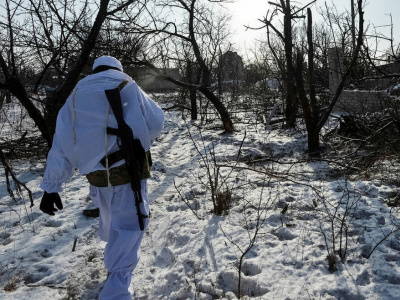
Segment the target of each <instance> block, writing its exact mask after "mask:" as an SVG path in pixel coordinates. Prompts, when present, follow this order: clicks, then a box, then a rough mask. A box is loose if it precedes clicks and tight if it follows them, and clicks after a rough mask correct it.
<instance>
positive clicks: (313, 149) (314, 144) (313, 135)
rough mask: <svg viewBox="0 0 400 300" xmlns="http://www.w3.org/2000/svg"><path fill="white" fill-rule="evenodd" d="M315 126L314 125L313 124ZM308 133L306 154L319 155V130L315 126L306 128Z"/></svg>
mask: <svg viewBox="0 0 400 300" xmlns="http://www.w3.org/2000/svg"><path fill="white" fill-rule="evenodd" d="M313 127H315V126H313ZM307 134H308V137H307V138H308V155H309V156H311V157H319V156H320V150H321V149H320V145H319V130H318V129H317V128H311V129H310V130H307Z"/></svg>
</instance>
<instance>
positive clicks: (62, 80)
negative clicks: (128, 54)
mask: <svg viewBox="0 0 400 300" xmlns="http://www.w3.org/2000/svg"><path fill="white" fill-rule="evenodd" d="M145 4H146V1H145V0H143V1H140V0H126V1H121V0H101V1H91V0H85V1H83V2H82V1H76V0H72V1H70V0H68V1H67V0H5V3H2V4H1V6H0V14H1V15H0V18H1V19H0V28H1V32H2V44H1V48H0V68H1V77H0V78H1V82H0V89H4V90H8V91H10V92H11V93H12V95H13V96H14V97H15V98H17V99H18V101H19V102H20V103H21V104H22V105H23V106H24V108H25V109H26V110H27V111H28V113H29V116H30V117H31V118H32V119H33V121H34V122H35V125H36V126H37V127H38V129H39V131H40V133H41V134H42V136H43V137H44V138H45V140H46V141H47V143H48V145H49V146H50V145H51V142H52V136H53V133H54V130H55V119H56V116H57V113H58V110H59V109H60V108H61V106H62V105H63V104H64V103H65V101H66V99H67V97H68V96H69V94H70V93H71V91H72V89H73V88H74V86H75V84H76V83H77V81H78V80H79V79H80V76H81V74H82V72H83V71H84V68H85V66H86V65H87V63H88V61H89V58H90V55H91V53H92V50H93V49H94V48H95V46H96V41H97V38H98V36H99V33H100V32H101V29H102V26H103V24H104V22H105V21H106V20H115V21H121V20H122V19H123V18H124V17H126V15H127V12H128V9H129V13H130V16H129V18H130V19H131V23H132V22H134V21H135V17H137V16H139V14H140V11H141V10H142V9H143V8H144V5H145ZM92 20H94V21H92ZM28 73H30V74H32V76H30V77H27V76H26V74H28ZM50 80H56V81H55V82H51V81H50ZM43 85H51V86H52V87H53V88H54V91H53V92H52V93H51V94H48V95H47V99H45V100H44V101H43V99H41V98H40V97H38V95H37V92H38V90H39V88H40V87H41V86H43ZM39 104H41V105H43V106H44V113H42V111H41V110H40V109H39V107H40V105H39Z"/></svg>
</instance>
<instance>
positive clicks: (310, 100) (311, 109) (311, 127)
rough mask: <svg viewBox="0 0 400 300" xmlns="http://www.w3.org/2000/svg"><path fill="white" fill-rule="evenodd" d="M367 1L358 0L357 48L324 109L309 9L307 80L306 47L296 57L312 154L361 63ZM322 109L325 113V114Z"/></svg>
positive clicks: (300, 94) (298, 85) (301, 100)
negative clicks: (319, 95) (316, 80)
mask: <svg viewBox="0 0 400 300" xmlns="http://www.w3.org/2000/svg"><path fill="white" fill-rule="evenodd" d="M362 6H363V1H362V0H358V1H357V11H358V18H359V20H358V23H359V26H358V34H357V41H356V42H355V44H353V45H355V48H354V50H353V53H352V56H351V59H350V63H349V65H348V66H347V68H346V70H345V72H344V74H343V75H342V80H341V81H340V83H339V85H338V87H337V89H336V91H335V93H334V95H333V97H332V98H331V99H330V100H329V104H328V106H327V107H326V108H325V109H324V111H321V105H319V103H318V101H317V95H316V93H315V84H314V55H315V50H314V40H313V30H312V14H311V10H310V9H309V8H308V9H307V63H308V68H307V76H306V78H307V79H306V81H307V83H306V81H305V80H304V77H303V64H304V60H303V59H304V58H303V49H301V48H297V61H296V73H295V74H296V83H297V87H298V95H299V99H300V103H301V106H302V108H303V117H304V120H305V123H306V128H307V134H308V151H309V153H310V155H317V156H318V155H319V152H320V144H319V136H320V132H321V129H322V127H323V126H324V124H325V122H326V121H327V119H328V117H329V115H330V114H331V112H332V110H333V108H334V106H335V104H336V102H337V101H338V99H339V96H340V94H341V92H342V91H343V88H344V85H345V82H346V80H347V79H348V78H349V76H350V74H351V71H352V70H353V69H354V68H355V66H356V64H357V59H358V55H359V52H360V49H361V45H362V44H363V38H364V18H363V14H364V13H363V10H362V9H363V7H362ZM306 85H307V86H308V93H307V92H306ZM321 113H322V114H321Z"/></svg>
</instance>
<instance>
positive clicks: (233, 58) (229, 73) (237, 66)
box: [219, 51, 244, 81]
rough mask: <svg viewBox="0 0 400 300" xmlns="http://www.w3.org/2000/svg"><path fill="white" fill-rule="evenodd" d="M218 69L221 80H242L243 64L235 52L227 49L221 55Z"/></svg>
mask: <svg viewBox="0 0 400 300" xmlns="http://www.w3.org/2000/svg"><path fill="white" fill-rule="evenodd" d="M219 71H220V80H221V81H243V80H244V64H243V60H242V58H241V57H240V55H239V54H237V52H233V51H227V52H225V53H224V54H223V55H222V56H221V59H220V62H219Z"/></svg>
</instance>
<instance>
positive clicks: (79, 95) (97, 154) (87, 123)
mask: <svg viewBox="0 0 400 300" xmlns="http://www.w3.org/2000/svg"><path fill="white" fill-rule="evenodd" d="M126 80H127V81H129V83H128V84H127V85H126V86H125V87H124V88H123V89H122V90H121V99H122V105H123V113H124V119H125V122H126V123H127V124H128V125H129V126H130V127H131V128H132V131H133V134H134V136H135V138H138V139H140V141H141V143H142V146H143V148H144V149H145V151H147V150H149V149H150V145H151V143H152V141H153V140H154V139H155V138H156V137H157V136H158V135H159V134H160V133H161V131H162V129H163V126H164V114H163V111H162V110H161V108H160V107H159V106H158V105H157V104H156V103H155V102H154V101H153V100H151V99H150V98H149V97H148V96H147V95H146V94H145V93H144V92H143V91H142V90H141V89H140V88H139V87H138V85H137V84H136V83H135V82H134V81H133V80H132V79H131V78H130V77H129V76H128V75H126V74H125V73H123V72H120V71H116V70H107V71H103V72H100V73H97V74H93V75H90V76H88V77H86V78H84V79H82V80H81V81H79V82H78V84H77V85H76V87H75V89H74V90H73V92H72V93H71V95H70V96H69V97H68V99H67V101H66V103H65V104H64V106H63V107H62V108H61V109H60V112H59V113H58V116H57V124H56V132H55V135H54V138H53V145H52V147H51V149H50V152H49V154H48V157H47V166H46V171H45V173H44V176H43V180H42V182H41V184H40V187H41V188H42V189H43V190H44V191H46V192H48V193H55V192H61V191H62V184H63V183H64V182H66V181H67V180H68V179H69V178H70V177H71V176H72V175H73V172H74V169H78V170H79V173H80V174H81V175H85V174H88V173H90V172H92V171H96V170H101V169H103V170H104V169H105V168H104V167H103V166H102V165H101V164H100V163H99V161H100V160H101V159H102V158H103V157H104V156H105V155H106V153H112V152H114V151H115V150H117V149H118V145H117V142H116V140H117V138H116V136H115V135H107V133H106V128H107V127H113V128H117V127H118V126H117V121H116V119H115V117H114V115H113V113H112V109H111V108H110V107H109V103H108V100H107V97H106V95H105V93H104V91H105V90H107V89H112V88H115V87H117V86H118V85H119V84H120V83H121V82H123V81H126Z"/></svg>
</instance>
